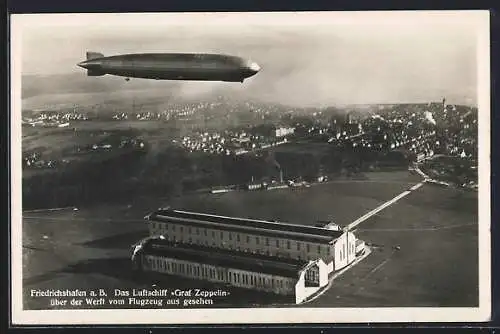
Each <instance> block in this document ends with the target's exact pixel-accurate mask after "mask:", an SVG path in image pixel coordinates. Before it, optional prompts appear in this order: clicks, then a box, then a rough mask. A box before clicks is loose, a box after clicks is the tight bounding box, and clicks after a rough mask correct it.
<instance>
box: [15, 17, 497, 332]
mask: <svg viewBox="0 0 500 334" xmlns="http://www.w3.org/2000/svg"><path fill="white" fill-rule="evenodd" d="M121 15H128V17H129V18H131V19H132V18H133V19H134V20H149V19H150V18H151V17H152V16H161V15H172V17H169V19H172V20H175V19H179V21H182V22H186V19H189V20H190V21H189V22H190V23H189V24H191V23H192V24H203V22H204V20H207V19H210V18H217V19H219V20H220V22H222V23H223V24H231V22H235V21H238V22H240V23H241V21H242V20H244V21H247V22H249V23H250V22H256V21H260V22H262V21H264V22H266V24H269V22H271V24H283V21H284V20H285V21H288V24H289V23H293V24H299V23H304V22H305V23H304V24H311V23H312V24H314V22H318V21H320V20H331V19H332V18H333V17H335V20H337V21H339V22H343V23H349V22H352V21H353V20H355V21H357V20H363V21H367V20H368V21H374V22H377V21H378V22H384V23H386V22H388V21H395V22H403V21H407V20H418V21H419V22H420V24H422V25H425V20H426V19H430V18H434V19H435V17H436V16H440V18H442V19H443V20H446V19H451V20H453V19H455V20H461V21H460V22H462V23H463V22H467V24H469V25H470V27H471V29H477V34H478V35H477V36H478V38H477V40H478V41H479V43H478V50H477V52H478V57H477V59H478V87H477V89H478V108H479V144H478V145H479V170H480V173H479V273H480V279H479V307H472V308H449V307H446V308H406V307H405V308H303V307H297V308H245V309H189V310H186V309H182V310H181V309H177V310H172V309H167V310H150V309H148V310H146V309H144V310H137V309H134V310H130V309H125V310H41V311H38V310H37V311H32V310H30V311H27V310H23V309H22V304H23V303H22V298H23V297H22V296H23V294H22V275H21V273H22V245H21V244H22V219H21V214H22V208H21V207H22V206H21V199H22V196H21V191H22V189H21V182H22V168H21V117H20V115H21V96H20V95H21V82H20V81H21V74H20V73H21V68H20V67H21V49H20V47H21V43H20V38H22V28H23V23H24V22H26V21H27V20H26V21H25V19H34V18H35V19H36V17H41V18H43V19H47V16H51V19H50V20H47V21H50V22H51V25H59V26H62V27H64V25H65V24H71V22H73V23H75V22H78V21H79V20H85V22H87V21H88V22H94V23H95V22H103V21H106V22H108V23H109V22H110V21H109V20H111V21H112V19H114V18H116V17H118V16H121ZM108 19H109V20H108ZM89 24H91V23H89ZM10 42H11V101H12V104H11V113H10V115H11V133H10V135H11V137H10V138H11V177H12V179H11V182H12V183H11V195H12V197H11V198H12V202H11V208H12V211H11V252H12V253H11V254H12V255H11V265H12V267H11V274H12V278H11V282H12V290H11V292H12V322H13V324H19V325H23V324H30V325H82V324H89V325H90V324H131V323H133V324H151V323H158V324H242V323H359V322H372V323H374V322H476V321H487V320H489V319H490V314H491V268H490V267H491V265H490V264H491V261H490V258H491V254H490V248H491V247H490V240H491V239H490V221H491V219H490V218H491V217H490V212H491V211H490V68H489V66H490V53H489V47H490V37H489V12H488V11H484V10H483V11H416V12H415V11H413V12H412V11H394V12H289V13H279V12H274V13H215V14H214V13H210V15H206V13H176V14H167V13H148V14H17V15H11V39H10Z"/></svg>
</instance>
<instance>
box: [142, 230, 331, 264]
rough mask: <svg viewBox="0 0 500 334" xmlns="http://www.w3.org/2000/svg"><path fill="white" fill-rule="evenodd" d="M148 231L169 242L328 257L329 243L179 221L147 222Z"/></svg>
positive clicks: (301, 257) (329, 252)
mask: <svg viewBox="0 0 500 334" xmlns="http://www.w3.org/2000/svg"><path fill="white" fill-rule="evenodd" d="M148 223H149V229H150V234H151V235H152V236H154V235H163V236H164V237H165V238H166V239H168V240H170V241H177V242H182V243H190V244H197V245H204V246H209V247H216V248H224V249H232V250H239V251H247V252H256V253H262V254H267V255H273V256H284V257H292V258H298V259H310V260H314V259H317V258H323V259H331V258H332V257H333V255H334V250H333V245H332V244H319V243H309V242H304V241H299V240H293V239H291V238H285V237H283V238H275V237H267V236H262V235H259V234H258V231H256V233H242V232H230V231H224V230H222V229H220V228H208V227H207V228H202V227H192V226H185V225H184V224H179V223H167V222H158V221H149V222H148Z"/></svg>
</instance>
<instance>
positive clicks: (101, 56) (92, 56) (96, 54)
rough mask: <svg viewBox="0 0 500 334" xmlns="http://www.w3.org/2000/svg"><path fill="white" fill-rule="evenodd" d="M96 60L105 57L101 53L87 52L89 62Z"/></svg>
mask: <svg viewBox="0 0 500 334" xmlns="http://www.w3.org/2000/svg"><path fill="white" fill-rule="evenodd" d="M96 58H104V55H103V54H102V53H100V52H92V51H87V60H89V59H96Z"/></svg>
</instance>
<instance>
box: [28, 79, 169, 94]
mask: <svg viewBox="0 0 500 334" xmlns="http://www.w3.org/2000/svg"><path fill="white" fill-rule="evenodd" d="M154 83H155V82H154V81H148V80H131V81H129V82H127V81H125V79H124V78H119V77H112V76H106V77H88V76H86V75H85V74H84V73H72V74H59V75H44V76H38V75H26V76H23V77H22V89H21V92H22V98H23V99H26V98H30V97H33V96H38V95H45V94H67V93H95V92H99V93H102V92H113V91H123V90H130V89H145V88H155V84H154ZM156 86H158V85H156ZM161 86H162V88H166V86H170V88H175V87H176V86H178V84H177V83H176V82H173V81H170V82H165V83H162V85H161Z"/></svg>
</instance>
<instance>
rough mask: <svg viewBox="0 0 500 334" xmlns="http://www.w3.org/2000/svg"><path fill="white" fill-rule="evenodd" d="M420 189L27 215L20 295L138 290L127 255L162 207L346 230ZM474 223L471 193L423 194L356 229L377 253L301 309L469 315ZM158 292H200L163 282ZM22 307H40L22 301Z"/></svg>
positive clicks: (427, 188)
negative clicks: (432, 310) (321, 223)
mask: <svg viewBox="0 0 500 334" xmlns="http://www.w3.org/2000/svg"><path fill="white" fill-rule="evenodd" d="M418 181H419V180H418V178H416V177H415V176H414V175H410V174H408V173H406V172H395V173H372V174H370V175H368V180H366V181H336V182H331V183H328V184H323V185H317V186H313V187H311V188H300V189H295V190H291V189H284V190H274V191H267V192H232V193H226V194H219V195H214V194H201V195H200V194H198V195H190V196H184V197H179V198H176V199H174V200H172V201H170V202H168V203H165V202H163V201H161V200H160V199H147V198H136V199H135V200H133V201H132V200H131V201H130V203H126V204H124V205H122V206H113V207H110V206H106V205H102V206H99V207H93V208H80V210H79V211H72V210H62V211H55V212H51V213H45V212H31V213H25V214H24V216H25V218H24V219H23V246H24V247H23V286H24V289H25V291H28V290H29V289H31V288H41V289H44V288H49V287H51V288H59V289H62V288H80V289H92V288H107V287H109V288H115V287H121V288H124V289H125V288H131V287H141V286H143V284H146V283H143V282H142V283H141V282H137V281H136V280H134V279H133V278H132V277H131V276H130V273H129V267H128V265H129V262H128V260H127V257H128V256H129V253H128V247H129V246H130V245H131V244H132V243H133V242H135V241H136V240H138V239H139V238H141V237H142V236H143V235H145V234H146V229H145V225H144V223H143V221H142V218H143V216H144V215H145V214H146V213H148V212H149V211H151V210H154V209H156V208H158V207H159V206H162V205H171V206H173V207H177V208H183V209H189V210H198V211H202V212H213V213H217V214H225V215H237V216H240V217H253V218H263V219H277V220H283V221H289V222H292V223H300V224H313V223H315V221H316V220H320V219H321V220H324V219H333V220H334V221H336V222H337V223H339V224H342V225H345V224H348V223H350V222H352V221H353V220H355V219H356V218H358V217H360V216H362V215H363V214H365V213H366V212H368V211H370V210H372V209H373V208H375V207H377V206H379V205H381V204H382V203H384V202H386V201H387V200H389V199H391V198H393V197H394V196H396V195H398V194H400V193H401V192H402V191H405V190H407V189H408V188H409V187H411V186H412V185H413V184H415V183H417V182H418ZM129 204H130V205H129ZM477 223H478V222H477V194H475V193H469V192H463V191H460V190H454V189H447V188H439V187H433V186H431V185H424V186H423V187H421V188H419V189H418V190H416V191H414V192H412V193H411V194H410V195H408V196H407V197H405V198H403V199H402V200H400V201H398V202H396V203H395V204H394V205H392V206H390V207H388V208H386V209H385V210H383V211H381V212H379V213H378V214H377V215H375V216H373V217H371V218H370V219H368V220H366V221H365V222H363V223H362V224H360V225H358V226H357V230H356V231H355V234H356V235H357V236H358V237H359V238H361V239H363V240H365V241H367V242H368V243H372V244H374V245H376V247H374V250H373V252H372V254H371V255H369V256H368V257H367V258H366V259H365V260H363V261H362V262H361V263H359V264H357V265H356V266H355V267H353V268H351V269H349V270H348V271H347V272H346V273H344V274H343V275H342V276H340V277H339V278H338V279H337V280H336V281H335V282H334V284H333V286H332V288H331V289H330V290H328V291H327V292H326V293H324V294H323V295H321V296H320V297H319V298H317V299H316V300H314V301H312V302H311V303H310V304H306V305H305V306H314V307H350V306H352V307H360V306H374V307H375V306H380V307H382V306H394V307H395V306H475V305H477V303H478V260H477V257H478V250H477V247H478V244H477V238H478V237H477ZM396 245H399V246H400V250H399V251H396V250H394V249H393V246H396ZM165 284H167V285H168V286H169V287H171V288H175V287H178V286H185V285H191V286H195V287H196V286H197V284H198V285H199V284H200V283H199V282H194V281H188V280H175V279H171V278H170V279H168V281H167V282H166V283H165ZM252 299H255V298H250V297H249V298H248V300H245V299H241V297H240V298H239V299H238V303H242V302H245V301H247V302H248V304H247V305H250V304H253V303H254V302H255V301H254V300H252ZM25 303H26V304H25V307H28V308H44V307H47V306H46V305H44V304H43V303H42V304H40V300H36V299H30V298H27V297H26V296H25ZM238 303H236V302H234V303H233V304H238Z"/></svg>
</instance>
